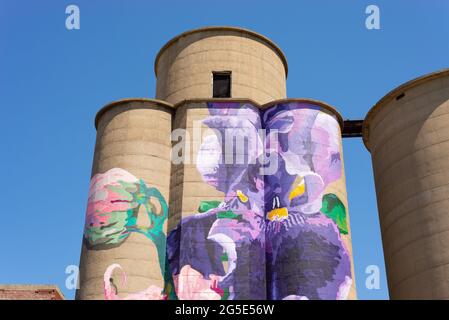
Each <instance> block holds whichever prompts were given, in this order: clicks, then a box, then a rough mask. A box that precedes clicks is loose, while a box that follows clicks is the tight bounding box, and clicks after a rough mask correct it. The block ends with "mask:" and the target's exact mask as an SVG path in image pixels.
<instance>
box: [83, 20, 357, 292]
mask: <svg viewBox="0 0 449 320" xmlns="http://www.w3.org/2000/svg"><path fill="white" fill-rule="evenodd" d="M155 73H156V76H157V90H156V98H157V99H158V100H152V99H125V100H121V101H117V102H114V103H112V104H110V105H108V106H106V107H104V108H103V109H102V110H100V112H99V113H98V115H97V120H96V123H97V129H98V132H97V144H96V148H95V156H94V165H93V170H92V180H91V187H90V192H89V201H88V208H87V216H86V225H85V232H84V244H83V252H82V257H81V265H80V286H81V288H80V289H79V291H78V293H77V298H78V299H100V298H106V299H176V298H178V299H252V300H254V299H346V298H350V299H351V298H355V281H354V276H353V274H354V272H353V262H352V249H351V242H350V229H349V220H348V219H349V216H348V214H347V200H346V188H345V178H344V168H343V158H342V149H341V125H342V119H341V117H340V116H339V114H338V113H337V112H336V111H335V110H334V109H333V108H332V107H330V106H329V105H327V104H325V103H322V102H318V101H315V100H310V99H300V100H298V99H287V100H285V99H286V76H287V62H286V59H285V56H284V54H283V53H282V51H281V50H280V49H279V48H278V47H277V46H276V45H275V44H274V43H273V42H272V41H271V40H269V39H267V38H265V37H264V36H262V35H259V34H257V33H255V32H253V31H249V30H246V29H240V28H235V27H207V28H202V29H196V30H192V31H188V32H185V33H183V34H181V35H179V36H177V37H175V38H173V39H172V40H170V41H169V42H168V43H167V44H166V45H165V46H163V47H162V49H161V50H160V52H159V53H158V55H157V57H156V61H155ZM263 130H265V131H266V132H269V133H268V135H267V137H266V139H264V138H263V137H261V134H263V133H262V132H261V131H263ZM277 131H279V132H277ZM228 134H229V136H230V137H231V144H230V147H229V144H228V142H229V141H228V140H227V137H228ZM234 142H235V144H234ZM239 142H242V144H239ZM278 144H279V145H280V147H279V148H276V145H278ZM242 146H243V147H242ZM266 153H272V154H273V155H274V156H275V157H274V158H271V159H273V163H274V159H276V166H275V167H274V171H273V172H271V173H269V174H266V170H268V169H267V167H270V163H271V162H270V161H268V162H266V161H265V160H266V159H265V158H264V157H265V155H266ZM229 158H230V159H231V162H228V159H229ZM289 212H290V214H289ZM270 228H271V229H270ZM269 229H270V230H271V231H269ZM288 230H290V231H288ZM283 231H286V234H287V235H288V237H290V238H291V239H293V240H295V239H296V240H297V242H298V243H297V245H292V244H293V243H295V242H294V241H292V242H289V241H287V240H285V239H283V238H282V237H281V238H276V237H277V236H278V235H279V234H281V233H282V232H283ZM270 232H271V233H270ZM273 232H274V233H273ZM267 236H268V237H269V238H268V239H267V238H266V237H267ZM270 239H274V241H276V243H277V244H278V246H277V247H276V248H275V246H274V245H273V243H270ZM296 240H295V241H296ZM283 241H284V242H283ZM320 244H322V245H320ZM273 253H279V255H278V257H280V259H281V258H282V259H281V260H276V257H275V255H274V254H273ZM289 255H292V256H293V257H294V258H292V259H291V260H289V259H288V256H289ZM329 257H331V258H330V259H328V258H329ZM326 259H327V260H326ZM270 264H271V265H270ZM267 272H268V273H267ZM290 272H294V273H295V277H294V279H293V280H292V278H289V275H290ZM125 274H126V276H127V281H126V282H125V281H122V280H125V278H124V275H125ZM275 291H276V292H278V293H276V294H275V293H274V292H275Z"/></svg>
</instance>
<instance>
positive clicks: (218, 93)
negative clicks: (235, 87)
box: [212, 72, 231, 98]
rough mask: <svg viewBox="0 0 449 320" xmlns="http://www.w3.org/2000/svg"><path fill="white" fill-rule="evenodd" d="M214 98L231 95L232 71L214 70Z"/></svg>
mask: <svg viewBox="0 0 449 320" xmlns="http://www.w3.org/2000/svg"><path fill="white" fill-rule="evenodd" d="M212 75H213V95H212V97H213V98H230V97H231V72H213V73H212Z"/></svg>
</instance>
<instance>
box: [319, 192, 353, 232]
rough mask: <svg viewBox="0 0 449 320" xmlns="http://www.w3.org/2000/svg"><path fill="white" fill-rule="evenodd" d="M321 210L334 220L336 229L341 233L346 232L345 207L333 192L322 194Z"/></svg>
mask: <svg viewBox="0 0 449 320" xmlns="http://www.w3.org/2000/svg"><path fill="white" fill-rule="evenodd" d="M321 212H322V213H324V214H325V215H326V216H328V217H329V218H331V219H332V220H334V222H335V223H336V224H337V227H338V230H340V233H342V234H348V224H347V222H346V208H345V205H344V204H343V202H342V201H341V200H340V199H339V198H338V197H337V195H335V194H333V193H328V194H325V195H324V196H323V206H322V208H321Z"/></svg>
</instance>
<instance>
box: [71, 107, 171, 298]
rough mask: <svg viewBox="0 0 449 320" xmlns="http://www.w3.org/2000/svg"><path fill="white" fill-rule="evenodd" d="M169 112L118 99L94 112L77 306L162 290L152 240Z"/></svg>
mask: <svg viewBox="0 0 449 320" xmlns="http://www.w3.org/2000/svg"><path fill="white" fill-rule="evenodd" d="M172 112H173V106H172V105H171V104H168V103H166V102H163V101H158V100H152V99H125V100H120V101H116V102H113V103H111V104H109V105H106V106H105V107H104V108H103V109H101V110H100V111H99V112H98V114H97V116H96V119H95V125H96V128H97V141H96V144H95V154H94V160H93V167H92V179H91V184H90V189H89V200H88V206H87V215H86V222H85V228H84V237H83V246H82V253H81V262H80V275H79V282H80V289H79V290H78V291H77V295H76V298H77V299H104V298H107V299H113V298H114V297H115V294H116V293H117V294H119V295H120V296H121V297H124V296H127V295H128V294H131V293H132V294H135V293H136V292H144V291H145V290H147V289H148V288H150V289H154V290H153V291H157V289H156V288H163V286H164V278H163V270H161V269H162V268H161V266H160V264H159V262H160V258H159V257H158V255H160V254H161V253H163V254H164V257H165V239H157V237H158V235H159V236H160V237H164V238H165V237H166V220H167V218H168V210H167V208H164V206H165V204H164V201H165V202H168V199H169V184H170V167H171V162H170V146H171V142H170V132H171V118H172ZM133 222H135V223H134V224H133V228H134V230H133V231H135V232H131V231H130V230H129V228H128V226H130V225H131V224H132V223H133ZM159 222H160V223H162V225H160V226H159V225H157V223H159ZM151 226H153V229H152V230H151V229H150V228H151ZM158 233H159V234H158ZM154 238H156V239H154ZM159 240H160V241H159ZM161 242H162V243H161ZM162 262H164V261H162ZM125 275H126V283H124V279H125ZM105 287H106V288H108V290H104V288H105ZM117 288H120V290H119V289H117ZM159 291H160V289H159ZM147 293H148V294H151V293H154V292H149V291H148V292H147ZM141 297H142V298H144V297H145V294H143V295H142V296H141Z"/></svg>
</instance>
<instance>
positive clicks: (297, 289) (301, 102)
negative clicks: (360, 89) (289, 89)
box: [167, 99, 355, 300]
mask: <svg viewBox="0 0 449 320" xmlns="http://www.w3.org/2000/svg"><path fill="white" fill-rule="evenodd" d="M341 125H342V120H341V117H340V115H339V114H338V113H337V112H336V111H335V110H334V109H333V108H332V107H330V106H328V105H327V104H325V103H322V102H318V101H314V100H308V99H288V100H279V101H275V102H272V103H270V104H267V105H264V106H260V105H258V104H257V103H255V102H253V101H250V100H246V101H245V100H241V101H239V100H229V99H227V100H217V99H213V100H187V101H184V102H182V103H180V104H178V106H177V109H176V116H175V121H174V126H175V127H177V128H186V129H187V133H183V132H182V131H180V132H179V133H180V134H185V136H181V135H176V136H175V141H177V142H178V143H177V144H175V146H174V148H173V154H174V155H175V156H176V155H177V156H179V155H181V156H182V157H184V158H183V161H185V163H181V164H176V165H173V167H172V186H171V194H170V209H171V211H170V213H171V214H173V217H174V219H173V220H170V222H169V231H168V241H167V248H168V261H169V265H170V270H171V273H172V274H173V279H174V282H175V289H176V294H177V296H178V298H181V299H253V300H254V299H276V300H280V299H348V298H349V299H354V298H355V280H354V271H353V261H352V248H351V239H350V227H349V216H348V212H347V199H346V187H345V176H344V168H343V156H342V144H341ZM262 130H264V131H262ZM195 132H196V133H195ZM264 132H265V133H266V137H265V138H264V136H263V133H264ZM195 135H196V136H195ZM186 137H187V138H186ZM189 139H190V141H198V142H197V143H196V145H197V146H196V147H191V148H188V149H186V148H184V146H185V144H184V143H183V142H182V141H184V140H189ZM238 141H242V144H241V145H239V144H238ZM239 146H243V147H240V148H239ZM181 150H182V151H181ZM191 288H202V290H196V291H192V290H191Z"/></svg>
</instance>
